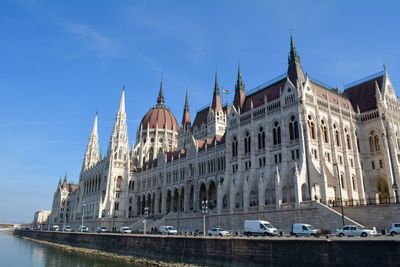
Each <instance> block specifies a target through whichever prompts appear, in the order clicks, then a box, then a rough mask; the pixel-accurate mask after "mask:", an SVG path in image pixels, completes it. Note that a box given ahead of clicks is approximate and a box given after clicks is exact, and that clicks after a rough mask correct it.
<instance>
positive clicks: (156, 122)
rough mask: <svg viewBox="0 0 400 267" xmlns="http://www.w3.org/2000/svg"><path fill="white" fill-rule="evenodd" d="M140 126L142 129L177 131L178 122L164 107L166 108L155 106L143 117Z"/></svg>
mask: <svg viewBox="0 0 400 267" xmlns="http://www.w3.org/2000/svg"><path fill="white" fill-rule="evenodd" d="M141 125H142V127H143V129H146V128H147V125H148V126H149V128H157V127H158V128H159V129H164V128H167V130H175V131H178V129H179V126H178V121H177V120H176V118H175V116H174V114H172V112H171V111H170V110H169V109H168V108H167V107H166V106H159V105H156V106H155V107H153V108H151V109H150V110H149V111H148V112H147V113H146V115H144V117H143V119H142V121H141Z"/></svg>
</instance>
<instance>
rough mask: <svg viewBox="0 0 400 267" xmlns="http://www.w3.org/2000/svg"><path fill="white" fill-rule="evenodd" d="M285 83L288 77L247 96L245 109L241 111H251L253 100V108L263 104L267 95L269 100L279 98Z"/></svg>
mask: <svg viewBox="0 0 400 267" xmlns="http://www.w3.org/2000/svg"><path fill="white" fill-rule="evenodd" d="M285 83H286V77H285V78H283V79H281V80H279V81H277V82H275V83H273V84H271V85H268V86H267V87H264V88H262V89H260V90H258V91H256V92H254V93H252V94H250V95H248V96H246V100H245V101H244V104H243V109H242V110H241V111H240V112H241V113H243V112H246V111H249V110H250V109H251V102H253V108H256V107H259V106H261V105H263V104H264V97H265V96H266V97H267V101H268V102H270V101H273V100H275V99H278V98H279V95H280V90H281V88H283V87H284V86H285Z"/></svg>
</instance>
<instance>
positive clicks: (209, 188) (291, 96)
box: [52, 39, 400, 228]
mask: <svg viewBox="0 0 400 267" xmlns="http://www.w3.org/2000/svg"><path fill="white" fill-rule="evenodd" d="M220 94H221V92H220V89H219V85H218V79H217V76H215V85H214V89H213V97H212V101H211V105H210V106H207V107H205V108H203V109H200V110H199V111H198V112H197V114H196V117H195V119H194V121H193V122H191V119H190V112H189V101H188V97H187V95H186V99H185V105H184V109H183V116H182V122H181V126H178V123H177V120H176V119H175V116H174V115H173V114H172V112H171V111H170V110H169V109H168V108H167V106H166V104H165V102H164V91H163V86H162V84H161V86H160V90H159V94H158V98H157V104H156V105H155V106H154V107H153V108H151V109H150V110H149V112H148V113H147V114H146V115H145V116H144V117H143V119H142V121H141V123H140V125H139V126H138V130H137V132H136V143H135V144H134V145H133V146H132V148H131V149H129V142H128V132H127V123H126V112H125V92H124V91H123V92H122V96H121V101H120V105H119V110H118V113H117V116H116V120H115V125H114V128H113V132H112V136H111V138H110V144H109V147H108V150H107V153H106V155H104V157H102V156H101V155H100V151H99V145H98V135H97V115H96V118H95V122H94V126H93V130H92V133H91V135H90V138H89V144H88V147H87V150H86V153H85V156H84V161H83V166H82V171H81V174H80V177H79V190H78V191H77V192H76V198H75V199H74V201H75V202H74V203H73V206H74V207H75V208H74V210H73V215H72V218H73V219H72V220H74V221H75V222H79V221H80V220H81V219H82V211H83V212H84V219H85V220H87V221H88V222H90V223H92V224H93V226H95V225H99V224H107V225H108V226H109V227H112V228H116V227H117V226H120V225H132V226H133V225H140V222H141V220H142V218H143V216H147V215H148V216H149V218H150V219H152V220H155V221H157V220H159V221H160V222H161V221H165V217H166V216H168V218H170V219H171V216H172V217H173V218H179V216H182V217H185V216H186V217H188V216H189V217H190V216H192V215H197V214H201V210H202V201H207V208H208V214H209V215H211V216H218V215H221V214H224V215H226V214H228V215H231V216H223V218H225V219H224V220H231V219H232V218H234V216H236V215H238V214H240V216H246V214H248V213H251V212H258V213H263V212H264V211H268V210H271V209H273V210H278V211H279V210H288V209H301V208H302V203H303V202H306V201H310V200H313V201H318V202H319V203H321V205H326V206H331V205H335V204H336V202H337V200H338V199H342V200H343V204H344V205H365V204H367V203H377V204H379V203H381V204H382V203H388V202H397V198H398V196H397V179H398V178H399V176H400V173H399V172H400V168H399V167H400V165H399V160H400V137H399V135H400V126H399V125H400V117H399V114H400V112H399V111H400V104H399V101H398V100H397V95H396V92H395V90H394V89H393V85H392V84H391V81H390V78H389V75H388V73H387V71H386V69H385V70H384V71H383V72H381V73H379V74H376V75H373V76H370V77H367V78H366V79H363V80H360V81H358V82H355V83H353V84H350V85H349V86H346V87H345V88H344V91H343V92H342V93H341V92H339V90H338V89H337V88H331V87H329V86H327V85H324V84H323V83H321V82H319V81H317V80H315V79H312V78H311V77H309V76H308V75H305V74H304V72H303V68H302V66H301V61H300V57H299V55H298V53H297V51H296V48H295V45H294V42H293V39H291V43H290V53H289V57H288V71H287V74H286V75H284V76H281V77H278V78H276V79H274V80H272V81H270V82H268V83H265V84H262V85H260V86H259V87H258V88H256V89H254V90H252V91H250V92H246V89H245V85H244V82H243V79H242V76H241V73H240V68H239V70H238V75H237V81H236V86H235V96H234V102H233V104H232V105H225V106H223V105H222V103H221V96H220ZM58 199H59V196H58V195H57V196H56V195H55V200H54V201H55V202H54V203H55V204H53V208H54V205H55V206H57V207H58V206H59V204H57V203H58V202H57V201H58ZM203 206H204V205H203ZM52 215H53V214H52ZM58 216H59V215H58ZM53 222H54V223H56V221H53ZM187 223H188V224H187V225H188V227H189V226H190V223H189V221H188V222H187ZM111 225H112V226H111Z"/></svg>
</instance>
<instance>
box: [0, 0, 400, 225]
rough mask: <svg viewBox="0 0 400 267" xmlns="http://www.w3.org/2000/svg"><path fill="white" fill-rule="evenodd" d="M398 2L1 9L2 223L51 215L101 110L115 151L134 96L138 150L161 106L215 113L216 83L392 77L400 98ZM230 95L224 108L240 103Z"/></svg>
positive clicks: (91, 3)
mask: <svg viewBox="0 0 400 267" xmlns="http://www.w3.org/2000/svg"><path fill="white" fill-rule="evenodd" d="M399 8H400V2H398V1H365V0H364V1H344V0H343V1H330V0H326V1H319V0H315V1H288V0H282V1H241V0H237V1H223V0H219V1H209V0H204V1H174V0H168V1H161V0H160V1H157V0H154V1H123V0H120V1H101V0H98V1H95V0H88V1H78V0H76V1H72V0H71V1H50V0H48V1H45V0H43V1H41V0H15V1H12V0H10V1H7V0H0V222H30V221H32V220H33V215H34V212H35V211H37V210H42V209H51V204H52V198H53V194H54V191H55V189H56V186H57V183H58V180H59V178H60V176H64V175H65V174H67V177H68V180H72V181H74V182H75V183H77V182H78V180H79V172H80V170H81V166H82V160H83V155H84V152H85V148H86V145H87V142H88V137H89V134H90V130H91V127H92V123H93V119H94V115H95V113H96V111H97V112H98V114H99V138H100V146H101V150H102V151H103V152H106V151H107V146H108V143H109V139H110V135H111V131H112V125H113V122H114V119H115V114H116V112H117V109H118V103H119V98H120V95H121V88H122V87H123V86H125V88H126V89H125V92H126V111H127V120H128V132H129V142H130V144H131V145H132V144H133V143H134V142H135V134H136V129H137V127H138V125H139V123H140V120H141V118H142V117H143V115H144V114H145V113H146V112H147V111H148V109H149V108H151V107H152V106H153V105H154V104H155V103H156V97H157V93H158V89H159V85H160V81H161V79H162V80H163V85H164V93H165V100H166V104H167V106H168V107H169V108H170V109H171V110H172V112H173V113H174V114H175V116H176V118H177V120H178V122H180V121H181V118H182V111H183V104H184V98H185V92H186V90H187V91H188V95H189V105H190V110H191V117H192V120H193V119H194V117H195V113H196V110H198V109H199V108H201V107H204V106H206V105H209V104H210V102H211V98H212V90H213V85H214V75H215V73H216V72H217V73H218V80H219V85H220V87H221V88H223V89H227V90H234V85H235V80H236V75H237V68H238V65H239V63H240V67H241V71H242V76H243V79H244V82H245V86H246V90H247V91H249V90H251V89H253V88H255V87H257V86H258V85H260V84H262V83H265V82H267V81H269V80H271V79H273V78H275V77H277V76H280V75H282V74H284V73H285V72H286V70H287V56H288V52H289V39H290V34H293V36H294V39H295V43H296V47H297V50H298V52H299V54H300V57H301V61H302V65H303V69H304V71H305V72H306V73H308V74H309V76H311V77H313V78H315V79H317V80H319V81H322V82H324V83H326V84H328V85H330V86H334V87H336V86H337V87H339V89H342V88H343V87H344V85H346V84H349V83H351V82H354V81H356V80H359V79H362V78H364V77H366V76H369V75H372V74H374V73H377V72H380V71H382V70H383V64H386V66H387V70H388V73H389V75H390V77H391V80H392V82H393V84H394V87H395V88H397V92H398V90H399V88H400V76H399V75H398V74H399V73H400V49H399V47H400V31H399V29H398V26H399V25H400V17H399V16H398V10H399ZM232 98H233V94H231V95H228V96H226V98H225V99H224V102H231V101H232Z"/></svg>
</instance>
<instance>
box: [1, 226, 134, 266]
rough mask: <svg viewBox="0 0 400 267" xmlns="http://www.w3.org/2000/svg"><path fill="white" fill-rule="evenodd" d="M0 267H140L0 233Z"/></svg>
mask: <svg viewBox="0 0 400 267" xmlns="http://www.w3.org/2000/svg"><path fill="white" fill-rule="evenodd" d="M0 266H4V267H128V266H130V267H140V265H133V264H128V263H126V262H123V261H117V260H109V259H107V258H103V257H95V256H87V255H83V254H79V253H72V252H66V251H64V250H61V249H58V248H55V247H53V246H47V245H44V244H41V243H37V242H34V241H30V240H25V239H22V238H18V237H14V236H12V235H10V234H8V233H5V232H0Z"/></svg>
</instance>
